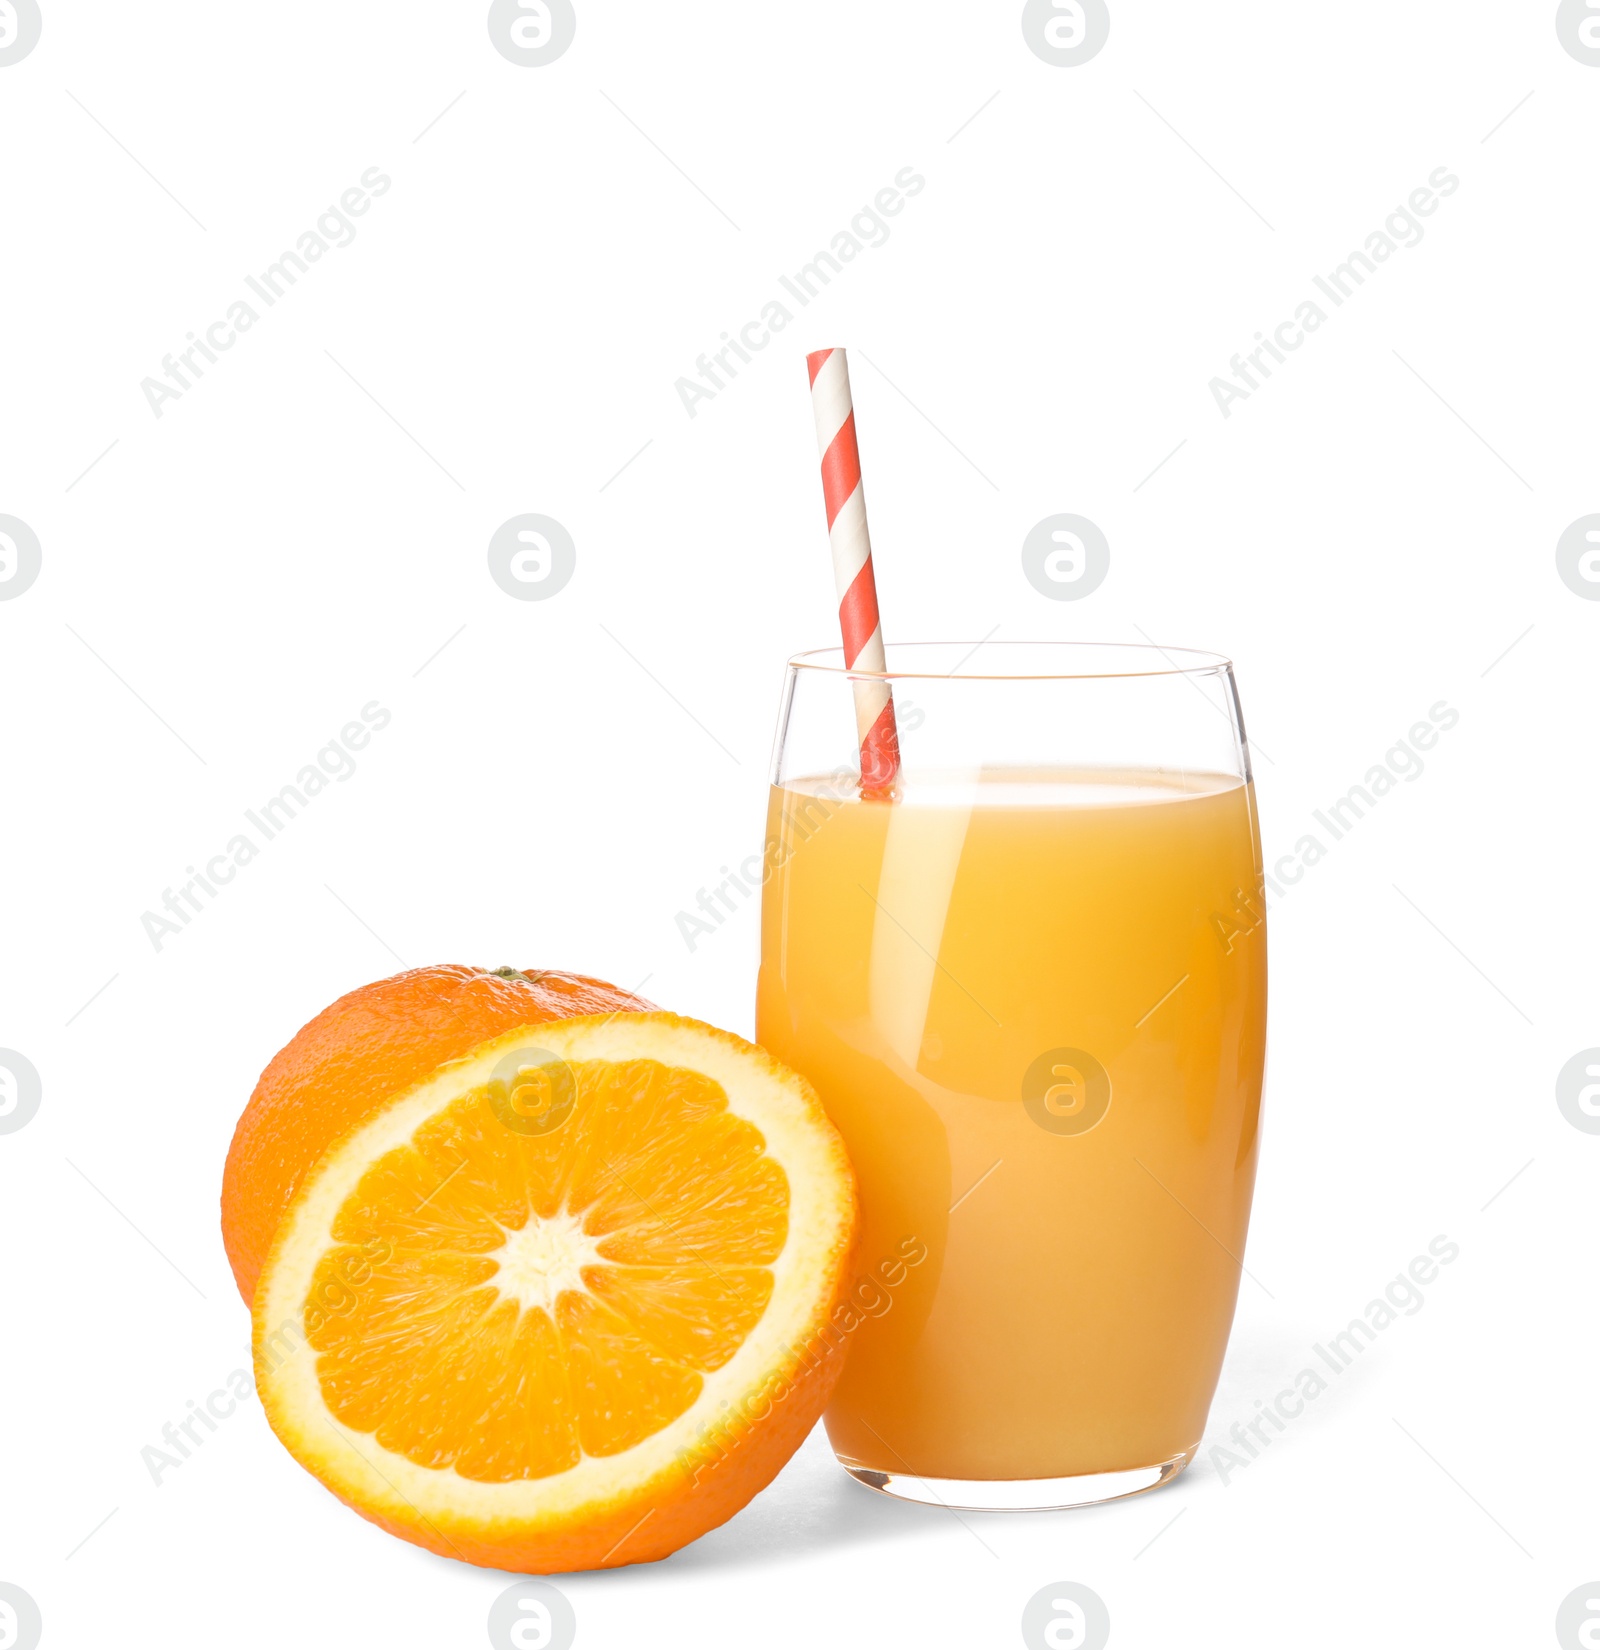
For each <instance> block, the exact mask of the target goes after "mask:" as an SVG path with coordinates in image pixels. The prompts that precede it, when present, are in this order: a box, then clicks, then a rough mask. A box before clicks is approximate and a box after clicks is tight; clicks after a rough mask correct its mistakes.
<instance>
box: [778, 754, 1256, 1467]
mask: <svg viewBox="0 0 1600 1650" xmlns="http://www.w3.org/2000/svg"><path fill="white" fill-rule="evenodd" d="M767 852H768V864H769V866H771V867H772V874H771V878H770V880H769V882H768V884H767V889H766V896H765V900H764V905H763V913H762V953H761V955H762V961H761V976H760V984H759V988H758V998H757V1036H758V1038H759V1039H760V1041H761V1042H762V1043H763V1044H764V1045H765V1046H766V1047H767V1048H769V1049H770V1050H771V1051H772V1052H773V1053H774V1054H775V1055H776V1056H777V1057H778V1058H779V1059H781V1060H784V1061H786V1062H787V1063H788V1064H790V1065H792V1066H793V1067H794V1068H795V1069H796V1070H798V1071H800V1072H801V1073H802V1074H803V1075H805V1076H806V1077H807V1078H809V1079H810V1080H811V1082H812V1083H813V1084H814V1085H815V1086H816V1088H817V1090H818V1092H819V1093H820V1094H821V1096H822V1100H823V1103H824V1104H825V1105H826V1107H827V1109H828V1112H829V1114H830V1115H831V1116H832V1118H833V1120H834V1122H835V1124H836V1125H837V1126H838V1128H839V1129H840V1131H841V1133H842V1134H843V1135H844V1138H845V1142H846V1144H847V1146H848V1147H849V1150H850V1155H851V1158H852V1160H853V1162H854V1164H855V1167H856V1172H857V1175H858V1177H859V1181H860V1189H861V1199H862V1210H863V1222H862V1235H861V1242H860V1248H859V1250H858V1254H857V1262H856V1271H857V1273H858V1274H859V1276H860V1277H861V1278H863V1279H868V1280H872V1281H871V1287H870V1288H869V1289H866V1290H862V1291H858V1292H857V1296H856V1300H857V1302H858V1306H860V1318H861V1322H860V1324H859V1327H857V1328H855V1329H854V1330H853V1331H852V1333H851V1336H850V1352H849V1356H848V1358H847V1360H846V1367H845V1373H844V1376H843V1378H842V1380H841V1382H840V1385H839V1387H838V1389H837V1392H836V1394H835V1397H834V1399H833V1402H832V1405H831V1407H830V1409H829V1410H828V1414H827V1425H828V1431H829V1434H830V1437H831V1438H832V1440H833V1443H834V1447H835V1449H836V1450H837V1451H838V1453H839V1454H840V1455H841V1456H842V1457H843V1458H845V1459H846V1461H848V1462H850V1463H852V1464H855V1465H858V1466H865V1467H869V1468H874V1469H877V1470H881V1471H885V1472H898V1473H906V1472H910V1473H914V1474H917V1475H920V1476H925V1477H933V1478H955V1479H996V1478H1048V1477H1062V1476H1068V1475H1075V1474H1080V1473H1094V1472H1110V1471H1120V1470H1125V1469H1130V1468H1134V1467H1142V1466H1148V1465H1151V1464H1154V1463H1158V1462H1162V1461H1166V1460H1170V1459H1172V1458H1174V1457H1176V1456H1179V1455H1182V1454H1183V1453H1184V1452H1186V1451H1188V1450H1190V1449H1192V1448H1193V1446H1194V1445H1195V1444H1197V1443H1198V1441H1199V1438H1200V1434H1201V1431H1202V1429H1203V1426H1204V1423H1205V1417H1206V1411H1207V1409H1208V1407H1209V1405H1210V1401H1211V1395H1212V1392H1213V1390H1214V1388H1215V1385H1216V1380H1217V1373H1218V1370H1219V1368H1220V1365H1221V1361H1222V1355H1223V1350H1224V1347H1225V1344H1226V1341H1227V1336H1228V1329H1229V1326H1230V1324H1231V1322H1232V1318H1233V1309H1234V1301H1235V1297H1236V1294H1237V1290H1238V1283H1239V1277H1240V1260H1239V1258H1238V1257H1242V1255H1243V1252H1244V1242H1245V1230H1246V1225H1247V1222H1248V1218H1249V1206H1250V1194H1251V1190H1252V1186H1253V1182H1254V1177H1255V1162H1256V1138H1257V1121H1258V1115H1259V1106H1260V1097H1261V1078H1262V1061H1263V1052H1264V1043H1265V1019H1266V936H1265V928H1264V926H1263V925H1262V924H1261V923H1260V922H1258V921H1255V920H1254V918H1253V917H1252V915H1250V914H1248V912H1247V911H1246V910H1245V909H1244V908H1243V907H1242V906H1241V900H1243V901H1244V902H1245V906H1253V907H1254V909H1255V911H1256V912H1259V911H1260V906H1259V905H1258V904H1256V892H1257V890H1259V888H1260V885H1261V884H1260V848H1259V841H1258V836H1257V831H1256V818H1255V800H1254V795H1253V792H1252V790H1251V788H1250V787H1249V786H1248V785H1247V784H1246V783H1244V782H1241V781H1240V780H1238V779H1235V778H1231V777H1228V776H1225V775H1215V774H1199V775H1196V774H1192V773H1191V774H1178V773H1168V772H1151V771H1112V770H1098V769H1097V770H1048V771H1047V770H988V771H985V772H983V773H981V774H971V773H969V774H950V775H926V776H921V777H918V776H911V777H910V778H909V779H907V780H905V781H904V783H903V789H902V794H901V795H900V797H899V799H897V800H896V801H893V802H886V801H878V800H868V801H862V800H860V799H859V798H858V797H856V796H855V795H853V794H850V793H848V792H841V791H838V790H836V789H833V788H831V787H830V785H829V783H828V782H826V781H817V782H814V783H813V782H807V781H798V782H793V783H791V785H790V786H789V787H787V788H782V789H778V788H775V789H774V790H773V792H772V795H771V798H770V803H769V812H768V848H767ZM1025 1096H1026V1099H1025ZM918 1256H921V1257H922V1258H921V1259H920V1260H917V1259H916V1258H915V1257H918ZM905 1257H912V1260H911V1262H910V1263H909V1264H908V1263H907V1262H906V1258H905ZM861 1303H865V1304H864V1305H862V1304H861Z"/></svg>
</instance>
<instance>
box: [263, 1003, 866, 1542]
mask: <svg viewBox="0 0 1600 1650" xmlns="http://www.w3.org/2000/svg"><path fill="white" fill-rule="evenodd" d="M855 1214H856V1209H855V1188H854V1180H853V1177H852V1175H851V1171H850V1166H849V1162H848V1160H847V1158H846V1157H845V1153H844V1147H843V1144H842V1143H841V1141H840V1139H839V1137H838V1135H837V1134H836V1133H835V1132H834V1130H833V1128H832V1126H831V1124H829V1122H828V1121H827V1118H826V1117H825V1116H824V1114H823V1111H822V1108H821V1105H820V1104H819V1102H818V1100H817V1097H816V1095H815V1093H814V1092H813V1091H812V1090H811V1088H810V1086H809V1085H808V1084H807V1083H806V1082H805V1081H804V1080H803V1079H801V1078H800V1077H797V1076H796V1075H795V1074H794V1073H793V1072H791V1071H789V1070H787V1069H786V1068H784V1067H783V1066H780V1065H779V1064H778V1063H777V1062H776V1061H775V1060H773V1059H771V1058H770V1057H769V1056H768V1055H766V1054H765V1053H764V1052H763V1051H762V1050H760V1049H758V1048H756V1047H754V1046H753V1045H751V1044H749V1043H746V1042H743V1041H741V1040H740V1039H739V1038H737V1037H732V1036H729V1035H728V1034H727V1033H726V1032H721V1031H716V1030H714V1029H712V1028H711V1027H709V1026H704V1025H700V1024H698V1023H697V1022H695V1021H692V1020H684V1019H680V1018H679V1017H678V1016H676V1015H673V1014H659V1013H652V1014H621V1015H612V1016H608V1017H606V1018H603V1019H602V1018H599V1017H587V1018H581V1019H567V1020H560V1021H556V1022H552V1023H549V1024H543V1025H535V1026H528V1027H525V1028H522V1029H519V1030H515V1031H512V1032H509V1033H507V1034H505V1035H502V1036H499V1037H496V1038H495V1039H494V1040H493V1041H491V1042H487V1043H484V1044H483V1045H481V1046H480V1047H478V1048H477V1049H475V1050H474V1051H473V1052H472V1053H471V1054H469V1055H467V1056H466V1057H465V1058H464V1059H461V1060H457V1061H453V1062H451V1063H450V1064H448V1065H446V1066H444V1067H442V1068H440V1069H439V1070H438V1071H437V1072H435V1073H434V1074H433V1075H432V1076H430V1077H428V1078H427V1079H425V1080H424V1081H423V1082H421V1083H420V1084H419V1085H417V1086H415V1087H413V1088H411V1089H410V1090H408V1091H407V1092H405V1093H403V1094H401V1095H399V1096H397V1097H396V1098H395V1099H393V1100H392V1101H390V1102H389V1103H388V1104H387V1105H385V1106H383V1107H381V1108H379V1109H378V1110H377V1111H375V1112H374V1113H372V1114H371V1115H369V1116H368V1117H366V1118H365V1119H364V1120H363V1121H362V1122H361V1123H359V1124H358V1125H357V1126H356V1127H355V1128H354V1129H352V1130H351V1131H350V1132H349V1133H348V1134H346V1135H345V1136H344V1137H343V1138H342V1139H340V1140H338V1141H336V1142H335V1143H334V1144H333V1145H332V1146H331V1147H329V1148H328V1150H327V1152H326V1153H325V1155H324V1156H323V1157H322V1159H321V1161H320V1163H318V1165H317V1166H316V1168H315V1169H313V1170H312V1171H311V1172H310V1173H309V1174H308V1175H307V1176H306V1178H305V1180H304V1182H303V1183H302V1184H301V1186H300V1188H299V1190H298V1192H297V1194H296V1196H295V1199H294V1201H293V1203H292V1204H291V1205H290V1207H289V1209H288V1212H287V1213H286V1214H285V1216H284V1218H283V1221H282V1224H281V1225H280V1226H279V1228H278V1233H277V1237H276V1240H275V1242H274V1244H273V1247H272V1250H271V1252H270V1254H269V1256H268V1258H267V1261H266V1264H265V1266H264V1267H263V1269H262V1274H261V1281H260V1283H259V1285H258V1287H257V1291H256V1298H255V1309H254V1318H255V1358H256V1379H257V1387H258V1390H259V1392H260V1394H261V1399H262V1403H263V1406H264V1407H265V1410H266V1413H267V1418H268V1420H269V1421H270V1422H271V1424H272V1427H273V1430H274V1431H275V1432H276V1433H277V1434H278V1436H279V1438H280V1439H282V1441H283V1443H284V1444H285V1445H286V1446H287V1448H288V1449H289V1451H290V1453H291V1454H292V1455H293V1456H294V1457H295V1458H296V1459H297V1460H298V1461H299V1462H300V1463H301V1465H302V1466H304V1467H306V1468H307V1469H308V1470H309V1471H310V1472H312V1473H314V1474H315V1475H316V1476H317V1477H318V1478H320V1479H321V1480H322V1482H323V1483H324V1484H326V1485H327V1486H328V1488H329V1489H331V1490H332V1491H333V1492H334V1493H335V1494H336V1495H338V1496H340V1497H341V1498H342V1499H343V1500H345V1501H346V1502H348V1503H349V1504H350V1505H351V1506H352V1507H354V1508H355V1509H356V1511H357V1512H360V1513H362V1514H363V1515H364V1516H365V1517H367V1518H370V1519H372V1520H373V1521H374V1522H375V1523H378V1524H381V1525H382V1526H383V1527H384V1528H386V1529H388V1530H390V1531H392V1532H393V1533H394V1534H396V1535H399V1536H402V1537H403V1538H405V1539H406V1540H408V1541H414V1542H416V1543H418V1544H419V1545H420V1546H424V1547H428V1548H430V1549H432V1550H433V1551H434V1552H437V1553H442V1554H445V1555H447V1556H450V1557H455V1558H461V1559H465V1560H467V1561H468V1562H470V1563H474V1564H483V1565H489V1566H492V1567H494V1568H498V1569H507V1570H523V1571H534V1572H547V1571H557V1570H573V1569H589V1568H600V1567H609V1566H612V1565H617V1564H630V1563H636V1562H639V1561H640V1560H644V1559H654V1558H661V1557H664V1556H665V1555H666V1554H668V1553H671V1552H674V1551H676V1550H677V1548H679V1547H681V1546H682V1545H683V1544H684V1543H685V1542H687V1541H691V1540H693V1539H694V1538H695V1537H696V1536H698V1535H701V1534H703V1533H704V1532H705V1531H706V1530H709V1529H711V1528H713V1527H714V1526H716V1525H717V1524H720V1523H721V1522H723V1520H724V1519H726V1518H728V1517H730V1516H731V1515H732V1514H733V1513H735V1512H737V1511H738V1509H739V1508H740V1507H742V1506H743V1505H744V1504H745V1503H746V1502H747V1501H748V1500H749V1499H750V1498H751V1496H753V1495H754V1494H755V1493H756V1492H757V1491H758V1490H760V1489H761V1488H762V1487H763V1486H764V1485H766V1484H767V1483H768V1482H770V1481H771V1479H772V1478H773V1476H774V1475H775V1474H776V1473H777V1471H778V1469H779V1468H780V1467H781V1466H782V1465H783V1463H784V1462H785V1461H786V1460H787V1459H788V1458H789V1456H790V1455H791V1454H792V1453H793V1451H794V1450H795V1449H796V1448H797V1447H798V1445H799V1444H800V1442H801V1440H802V1439H804V1437H805V1435H806V1433H807V1432H808V1431H809V1430H810V1429H811V1426H812V1424H813V1423H814V1422H815V1420H816V1418H817V1416H818V1415H819V1414H820V1413H821V1410H822V1407H823V1405H824V1404H825V1403H826V1401H827V1397H828V1394H829V1392H830V1391H831V1389H832V1386H833V1383H834V1380H835V1379H836V1378H837V1375H838V1370H839V1364H840V1361H841V1358H842V1354H843V1336H842V1334H841V1333H840V1331H839V1330H838V1329H836V1328H834V1327H833V1326H832V1325H831V1322H830V1320H831V1316H832V1314H833V1311H834V1307H835V1303H836V1300H837V1297H838V1296H839V1294H840V1292H841V1290H842V1288H843V1286H844V1284H845V1281H846V1273H847V1268H848V1265H849V1258H850V1248H851V1244H852V1240H853V1236H854V1229H855Z"/></svg>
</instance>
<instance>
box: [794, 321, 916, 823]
mask: <svg viewBox="0 0 1600 1650" xmlns="http://www.w3.org/2000/svg"><path fill="white" fill-rule="evenodd" d="M806 366H807V367H808V368H809V369H810V372H811V406H812V410H813V411H814V412H815V414H816V418H817V451H818V452H819V453H820V454H821V455H822V498H823V502H824V503H825V504H826V505H827V508H828V539H829V542H830V543H831V544H832V546H833V578H834V583H835V585H836V586H837V587H838V591H839V629H840V632H841V634H842V635H843V637H844V664H845V669H846V670H857V669H860V670H867V671H876V672H879V673H882V672H883V671H884V670H886V669H887V666H886V664H885V662H884V656H883V625H882V623H881V622H880V621H879V618H878V587H877V585H876V584H875V583H874V581H873V577H872V543H871V541H870V540H869V539H868V537H867V503H866V498H865V496H864V495H863V493H862V490H861V455H860V453H859V452H858V451H857V450H856V414H855V408H854V407H853V406H852V405H851V401H850V369H849V367H848V365H847V364H846V362H845V356H844V351H843V350H842V349H822V350H817V351H816V352H815V353H814V354H812V355H808V356H807V357H806ZM851 686H852V687H853V688H854V690H855V697H856V733H857V734H858V736H859V737H860V740H861V791H862V794H863V795H864V796H872V795H878V796H881V795H883V794H885V793H886V792H887V791H888V790H889V788H890V787H891V786H892V785H893V784H894V781H895V777H896V775H897V774H898V773H899V772H900V739H899V735H898V733H897V731H896V729H895V722H894V698H893V696H892V694H891V693H890V691H889V684H888V683H887V682H875V681H870V680H868V681H861V680H857V681H854V682H852V683H851Z"/></svg>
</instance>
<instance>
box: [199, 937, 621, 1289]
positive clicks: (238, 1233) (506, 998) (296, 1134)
mask: <svg viewBox="0 0 1600 1650" xmlns="http://www.w3.org/2000/svg"><path fill="white" fill-rule="evenodd" d="M653 1007H654V1005H653V1004H652V1003H648V1002H646V1001H645V1000H644V999H643V998H642V997H635V996H634V995H633V994H632V993H631V992H627V991H623V990H621V989H619V988H618V987H617V986H614V985H609V984H607V983H606V981H604V980H594V979H590V978H589V977H588V976H587V975H583V974H564V973H559V972H557V971H554V970H547V969H515V968H496V969H485V968H471V967H467V966H465V965H464V964H460V963H441V964H438V965H436V966H434V967H430V968H413V969H409V970H407V971H406V972H405V973H404V974H395V975H393V976H391V977H390V978H389V979H386V980H377V981H374V982H373V984H371V985H364V986H362V987H360V988H359V989H358V990H356V991H352V992H350V993H349V995H348V996H344V997H341V998H340V999H339V1000H338V1002H336V1003H334V1004H332V1005H331V1006H330V1007H328V1008H325V1009H324V1010H323V1011H322V1012H321V1013H320V1014H319V1015H317V1017H316V1018H315V1019H314V1020H312V1021H311V1022H310V1023H309V1024H308V1025H305V1026H303V1027H301V1029H300V1031H299V1032H298V1033H296V1035H295V1036H294V1038H293V1039H292V1040H291V1041H290V1042H289V1043H288V1044H287V1046H286V1047H284V1048H282V1049H280V1050H279V1052H278V1053H277V1054H276V1055H275V1056H274V1057H273V1060H272V1063H271V1064H270V1065H269V1066H268V1067H267V1069H266V1070H265V1071H264V1072H262V1074H261V1080H260V1082H258V1083H257V1084H256V1087H255V1092H254V1093H253V1094H252V1095H251V1096H250V1103H249V1104H248V1105H247V1106H246V1107H245V1109H244V1113H243V1115H242V1116H241V1117H240V1119H239V1125H238V1127H237V1128H236V1129H235V1130H234V1134H233V1145H232V1146H231V1147H230V1148H229V1150H228V1162H227V1167H226V1168H225V1169H224V1170H223V1174H222V1240H223V1242H224V1243H225V1244H226V1245H227V1250H228V1261H229V1263H230V1264H231V1265H232V1267H233V1276H234V1279H235V1281H236V1282H237V1283H238V1285H239V1293H240V1294H241V1295H243V1296H244V1299H245V1304H246V1305H249V1304H250V1303H251V1302H252V1301H253V1300H254V1298H255V1292H256V1280H257V1278H258V1277H259V1276H260V1273H261V1267H262V1264H263V1262H264V1261H265V1260H266V1258H267V1253H268V1251H269V1250H270V1249H271V1247H272V1240H273V1237H274V1236H275V1235H276V1233H277V1230H278V1225H279V1222H280V1221H281V1220H282V1219H283V1216H284V1212H285V1211H286V1210H287V1209H288V1207H289V1205H290V1203H291V1202H292V1201H293V1199H294V1195H295V1193H296V1191H297V1190H298V1189H299V1187H300V1184H301V1182H302V1181H303V1180H304V1179H305V1177H306V1175H307V1174H309V1173H310V1171H311V1170H312V1169H313V1168H315V1167H316V1165H317V1163H318V1161H319V1160H320V1159H321V1157H322V1155H323V1153H324V1152H326V1151H327V1149H328V1147H329V1146H331V1145H332V1144H333V1143H334V1141H336V1140H338V1139H339V1138H340V1137H341V1136H342V1135H344V1134H346V1133H348V1132H349V1131H350V1130H351V1129H352V1128H354V1127H355V1126H356V1124H358V1123H360V1122H361V1121H362V1120H363V1119H364V1118H365V1117H367V1116H368V1115H369V1114H370V1113H371V1112H372V1111H373V1110H375V1109H376V1108H377V1107H379V1106H381V1105H382V1104H383V1103H384V1102H385V1101H387V1100H390V1099H392V1098H393V1097H394V1096H395V1095H397V1094H400V1093H401V1092H403V1091H404V1090H406V1089H410V1088H412V1087H414V1086H415V1085H416V1084H417V1083H419V1082H420V1081H421V1080H422V1079H423V1078H424V1077H426V1076H427V1075H428V1074H429V1073H430V1072H433V1071H436V1070H437V1069H438V1068H439V1067H440V1066H442V1065H444V1064H445V1063H446V1062H448V1061H451V1060H459V1059H462V1058H463V1057H464V1056H466V1055H467V1054H470V1053H471V1052H472V1050H473V1049H475V1048H477V1047H478V1046H479V1045H480V1044H482V1043H485V1042H487V1041H489V1039H491V1038H493V1037H496V1036H498V1035H500V1034H501V1033H502V1032H506V1031H511V1030H514V1029H515V1028H516V1027H518V1026H529V1025H542V1024H544V1023H545V1022H547V1021H550V1020H564V1019H567V1018H569V1017H571V1016H573V1015H580V1014H582V1015H592V1014H615V1013H634V1012H644V1011H649V1010H650V1009H652V1008H653Z"/></svg>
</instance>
